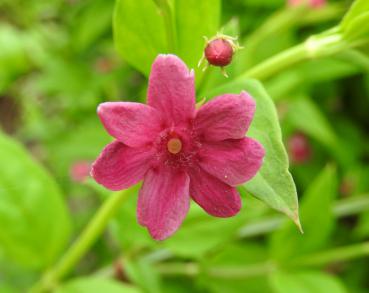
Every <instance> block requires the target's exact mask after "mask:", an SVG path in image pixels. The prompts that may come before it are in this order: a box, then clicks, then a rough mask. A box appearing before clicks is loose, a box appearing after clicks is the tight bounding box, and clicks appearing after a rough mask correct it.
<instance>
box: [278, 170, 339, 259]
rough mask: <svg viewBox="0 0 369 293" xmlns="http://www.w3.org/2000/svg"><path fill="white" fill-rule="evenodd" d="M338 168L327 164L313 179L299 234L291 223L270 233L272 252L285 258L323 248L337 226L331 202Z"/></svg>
mask: <svg viewBox="0 0 369 293" xmlns="http://www.w3.org/2000/svg"><path fill="white" fill-rule="evenodd" d="M336 189H337V182H336V170H335V168H334V167H332V166H330V165H328V166H327V167H326V168H325V169H324V170H323V171H322V172H321V173H320V174H319V175H318V177H317V178H316V179H315V180H314V181H313V182H312V183H311V185H310V186H309V188H308V190H307V191H306V193H305V194H304V196H303V200H302V203H301V209H300V214H301V223H302V225H303V227H304V234H297V233H296V231H295V229H294V227H293V225H291V223H285V226H284V227H282V228H281V229H280V230H277V231H276V232H274V234H272V236H271V254H272V256H273V257H274V258H275V259H277V260H282V261H286V260H288V259H290V258H291V256H296V255H302V254H306V253H310V252H314V251H316V250H318V249H321V248H323V247H324V246H325V245H326V243H327V241H328V240H329V237H330V235H331V232H332V230H333V228H334V223H335V220H334V217H333V214H332V203H333V200H334V198H335V196H336V193H337V190H336Z"/></svg>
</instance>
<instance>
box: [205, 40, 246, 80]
mask: <svg viewBox="0 0 369 293" xmlns="http://www.w3.org/2000/svg"><path fill="white" fill-rule="evenodd" d="M205 39H206V38H205ZM236 40H237V38H233V37H230V36H226V35H222V34H217V35H216V36H215V37H214V38H212V39H211V40H208V39H206V44H205V50H204V54H203V56H202V58H201V60H200V62H199V67H200V66H201V64H202V62H203V61H204V59H206V60H207V62H208V64H209V65H213V66H218V67H221V70H222V73H223V74H224V76H226V77H228V76H227V73H226V72H225V70H224V67H225V66H227V65H229V64H230V63H231V62H232V58H233V55H234V53H235V52H236V51H237V50H239V49H241V48H242V47H240V46H239V45H238V44H237V43H236V42H235V41H236ZM206 68H207V65H206V66H205V68H204V70H205V69H206Z"/></svg>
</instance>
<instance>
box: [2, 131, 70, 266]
mask: <svg viewBox="0 0 369 293" xmlns="http://www.w3.org/2000/svg"><path fill="white" fill-rule="evenodd" d="M0 161H1V163H2V166H3V167H2V168H0V223H1V229H0V250H2V251H3V252H4V253H5V255H6V256H7V257H9V258H10V259H11V260H14V261H16V262H18V263H20V264H22V265H24V266H28V267H33V268H41V267H44V266H45V265H48V264H50V262H52V261H54V260H55V258H56V256H57V255H58V254H59V253H60V251H61V249H63V248H64V246H65V244H66V241H67V240H68V238H69V233H70V220H69V215H68V212H67V210H66V207H65V204H64V202H63V199H62V194H61V191H60V190H59V187H58V186H57V184H56V183H55V181H54V180H53V178H52V177H50V176H49V174H48V173H47V172H46V171H45V170H44V169H43V168H42V167H41V166H40V165H39V164H37V163H36V162H35V161H34V160H33V159H32V158H31V157H30V156H29V155H28V154H27V152H26V151H25V150H24V149H23V148H22V147H21V146H20V145H19V144H18V143H17V142H15V141H13V140H12V139H11V138H9V137H7V136H5V135H4V134H1V133H0ZM5 166H6V167H5ZM45 207H47V208H45Z"/></svg>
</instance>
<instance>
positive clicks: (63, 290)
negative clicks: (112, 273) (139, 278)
mask: <svg viewBox="0 0 369 293" xmlns="http://www.w3.org/2000/svg"><path fill="white" fill-rule="evenodd" d="M90 292H104V293H140V292H141V291H140V290H138V289H137V288H135V287H133V286H132V285H128V284H124V283H122V282H117V281H114V280H110V279H103V278H98V277H85V278H78V279H74V280H71V281H69V282H68V283H66V284H64V285H62V286H61V287H60V288H58V289H57V290H56V293H90Z"/></svg>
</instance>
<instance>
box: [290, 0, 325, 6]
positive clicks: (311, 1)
mask: <svg viewBox="0 0 369 293" xmlns="http://www.w3.org/2000/svg"><path fill="white" fill-rule="evenodd" d="M325 2H326V0H288V5H289V6H297V5H301V4H304V3H307V4H308V5H309V6H310V7H312V8H319V7H322V6H324V5H325Z"/></svg>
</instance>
